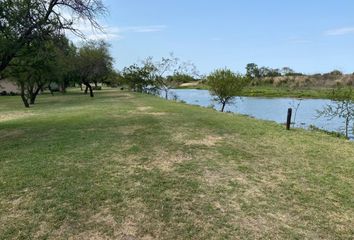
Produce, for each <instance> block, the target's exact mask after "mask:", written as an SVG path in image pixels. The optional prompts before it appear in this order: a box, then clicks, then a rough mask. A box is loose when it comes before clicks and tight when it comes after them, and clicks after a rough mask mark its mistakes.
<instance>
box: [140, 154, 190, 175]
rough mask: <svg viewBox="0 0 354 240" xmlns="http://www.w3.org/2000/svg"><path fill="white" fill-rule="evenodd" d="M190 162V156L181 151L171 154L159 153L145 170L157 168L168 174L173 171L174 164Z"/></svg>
mask: <svg viewBox="0 0 354 240" xmlns="http://www.w3.org/2000/svg"><path fill="white" fill-rule="evenodd" d="M190 160H192V156H191V155H189V154H187V153H185V152H182V151H176V152H173V153H171V152H165V151H161V152H160V153H159V154H157V155H156V157H155V158H154V159H153V161H152V162H151V163H149V164H148V165H147V166H146V168H147V169H151V168H154V167H157V168H158V169H160V170H163V171H167V172H168V171H171V170H173V167H174V165H175V164H179V163H183V162H185V161H190Z"/></svg>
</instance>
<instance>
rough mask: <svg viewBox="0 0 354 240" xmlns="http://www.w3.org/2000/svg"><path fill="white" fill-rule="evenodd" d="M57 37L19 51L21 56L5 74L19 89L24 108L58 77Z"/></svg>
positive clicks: (27, 45) (37, 41)
mask: <svg viewBox="0 0 354 240" xmlns="http://www.w3.org/2000/svg"><path fill="white" fill-rule="evenodd" d="M58 39H59V37H57V38H55V39H51V40H43V41H42V40H38V39H37V40H36V41H32V42H31V43H30V44H26V46H24V47H23V48H22V49H21V51H20V52H21V53H23V56H22V57H20V58H15V59H14V60H13V64H12V65H11V66H10V67H8V68H7V70H6V71H5V74H7V75H8V76H9V77H10V79H13V81H15V82H16V83H17V85H18V86H19V87H20V90H21V98H22V101H23V103H24V105H25V107H29V106H30V104H31V105H32V104H34V103H35V100H36V97H37V95H38V94H39V92H40V91H41V90H43V88H44V86H45V85H48V84H49V83H50V81H53V80H54V79H55V78H56V77H57V76H58V75H57V74H55V73H56V72H60V71H62V70H61V69H60V71H59V70H58V67H59V65H58V61H57V60H58V56H57V54H56V53H57V51H56V48H57V46H56V45H55V43H56V42H57V40H58Z"/></svg>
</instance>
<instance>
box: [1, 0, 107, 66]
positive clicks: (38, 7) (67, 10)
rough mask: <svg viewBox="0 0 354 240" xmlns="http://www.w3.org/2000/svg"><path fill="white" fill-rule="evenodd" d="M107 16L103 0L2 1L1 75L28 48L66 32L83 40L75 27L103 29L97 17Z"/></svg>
mask: <svg viewBox="0 0 354 240" xmlns="http://www.w3.org/2000/svg"><path fill="white" fill-rule="evenodd" d="M105 12H106V9H105V7H104V5H103V3H102V1H101V0H1V1H0V73H1V72H2V71H3V70H5V68H6V67H8V66H9V64H10V63H11V61H12V60H13V59H14V58H15V57H16V56H19V53H20V51H21V49H22V48H23V47H24V46H25V45H28V44H30V43H31V42H33V41H34V40H36V39H45V38H47V37H48V36H52V35H53V34H58V33H63V31H65V30H68V31H71V32H74V33H75V34H77V35H80V36H82V33H81V32H80V31H79V30H78V29H77V28H75V23H77V21H78V20H80V19H84V20H87V21H89V22H90V23H91V25H92V26H93V27H95V28H99V27H100V26H99V24H98V23H97V21H96V16H99V15H102V14H104V13H105Z"/></svg>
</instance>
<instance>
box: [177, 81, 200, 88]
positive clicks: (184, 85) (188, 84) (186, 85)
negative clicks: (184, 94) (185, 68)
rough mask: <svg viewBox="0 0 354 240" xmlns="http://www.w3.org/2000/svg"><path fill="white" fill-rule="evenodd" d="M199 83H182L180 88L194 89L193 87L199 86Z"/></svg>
mask: <svg viewBox="0 0 354 240" xmlns="http://www.w3.org/2000/svg"><path fill="white" fill-rule="evenodd" d="M198 85H199V82H189V83H182V84H181V85H179V86H180V87H193V86H198Z"/></svg>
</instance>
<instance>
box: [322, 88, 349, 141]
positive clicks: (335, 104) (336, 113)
mask: <svg viewBox="0 0 354 240" xmlns="http://www.w3.org/2000/svg"><path fill="white" fill-rule="evenodd" d="M330 98H331V100H332V103H331V104H328V105H327V106H325V107H324V109H323V110H322V111H318V116H324V117H327V118H329V120H332V119H333V118H335V117H339V118H342V119H344V132H345V136H346V138H349V131H350V130H353V131H354V123H353V121H354V92H353V89H352V88H351V87H349V88H341V87H339V88H338V89H336V90H333V92H332V94H331V96H330Z"/></svg>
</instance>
